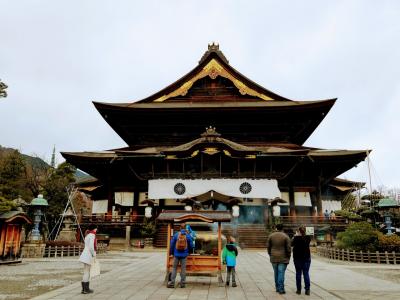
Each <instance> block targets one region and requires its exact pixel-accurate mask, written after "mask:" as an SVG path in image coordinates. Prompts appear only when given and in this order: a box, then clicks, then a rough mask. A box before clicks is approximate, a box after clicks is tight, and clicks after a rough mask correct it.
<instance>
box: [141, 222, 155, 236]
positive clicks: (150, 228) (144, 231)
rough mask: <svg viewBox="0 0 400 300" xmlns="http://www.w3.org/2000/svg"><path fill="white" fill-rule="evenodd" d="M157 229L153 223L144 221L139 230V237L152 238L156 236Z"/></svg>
mask: <svg viewBox="0 0 400 300" xmlns="http://www.w3.org/2000/svg"><path fill="white" fill-rule="evenodd" d="M156 231H157V228H156V224H155V223H154V221H152V220H149V219H147V218H145V219H144V223H143V224H142V228H141V229H140V235H141V236H142V237H149V238H150V237H153V236H154V235H155V234H156Z"/></svg>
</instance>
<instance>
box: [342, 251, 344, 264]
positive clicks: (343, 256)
mask: <svg viewBox="0 0 400 300" xmlns="http://www.w3.org/2000/svg"><path fill="white" fill-rule="evenodd" d="M342 260H343V261H344V249H342Z"/></svg>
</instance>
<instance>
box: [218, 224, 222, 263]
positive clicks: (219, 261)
mask: <svg viewBox="0 0 400 300" xmlns="http://www.w3.org/2000/svg"><path fill="white" fill-rule="evenodd" d="M221 252H222V240H221V222H218V270H219V271H221V254H222V253H221Z"/></svg>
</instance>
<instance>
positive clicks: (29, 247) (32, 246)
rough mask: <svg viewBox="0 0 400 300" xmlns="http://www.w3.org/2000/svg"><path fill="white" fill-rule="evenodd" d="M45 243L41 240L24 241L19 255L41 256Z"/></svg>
mask: <svg viewBox="0 0 400 300" xmlns="http://www.w3.org/2000/svg"><path fill="white" fill-rule="evenodd" d="M45 248H46V244H45V243H42V241H38V242H34V241H31V242H29V243H25V244H24V245H23V246H22V248H21V257H28V258H33V257H43V256H44V249H45Z"/></svg>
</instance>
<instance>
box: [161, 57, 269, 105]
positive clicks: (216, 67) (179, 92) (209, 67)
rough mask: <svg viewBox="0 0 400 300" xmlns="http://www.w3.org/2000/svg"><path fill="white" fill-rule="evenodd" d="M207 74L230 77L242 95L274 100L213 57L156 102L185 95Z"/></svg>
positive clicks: (213, 77)
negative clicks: (246, 82)
mask: <svg viewBox="0 0 400 300" xmlns="http://www.w3.org/2000/svg"><path fill="white" fill-rule="evenodd" d="M206 76H209V77H210V78H211V79H216V78H217V77H218V76H222V77H224V78H227V79H229V80H230V81H232V83H233V84H234V85H235V86H236V87H237V88H238V90H239V92H240V93H241V94H242V95H250V96H254V97H258V98H260V99H263V100H273V99H272V98H270V97H268V96H266V95H264V94H261V93H259V92H257V91H256V90H254V89H252V88H250V87H248V86H247V85H246V84H245V83H243V82H242V81H240V80H239V79H237V78H235V77H234V76H232V74H230V73H229V72H228V71H227V70H226V69H225V68H224V67H223V66H222V65H221V64H220V63H219V62H218V61H217V60H216V59H214V58H213V59H212V60H210V61H209V62H208V64H206V65H205V66H204V67H203V69H202V70H201V71H200V72H199V73H197V75H195V76H194V77H193V78H192V79H190V80H188V81H186V82H185V83H183V84H182V85H181V86H180V87H179V88H178V89H176V90H175V91H173V92H171V93H169V94H167V95H164V96H161V97H160V98H158V99H156V100H154V102H164V101H165V100H167V99H169V98H172V97H177V96H185V95H186V94H187V92H188V91H189V89H190V88H191V87H192V86H193V84H194V83H195V82H196V81H197V80H199V79H201V78H204V77H206Z"/></svg>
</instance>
